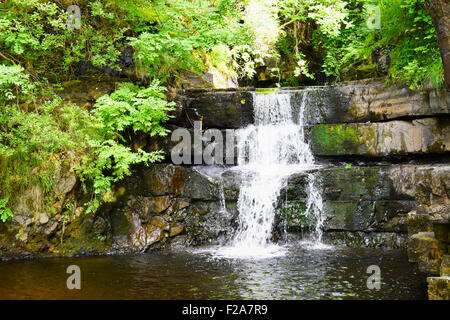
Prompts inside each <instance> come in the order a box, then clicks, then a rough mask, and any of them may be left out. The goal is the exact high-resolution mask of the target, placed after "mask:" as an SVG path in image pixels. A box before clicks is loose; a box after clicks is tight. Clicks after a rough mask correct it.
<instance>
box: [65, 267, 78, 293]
mask: <svg viewBox="0 0 450 320" xmlns="http://www.w3.org/2000/svg"><path fill="white" fill-rule="evenodd" d="M66 273H68V274H70V276H69V277H68V278H67V281H66V285H67V289H69V290H73V289H77V290H80V289H81V269H80V267H79V266H77V265H70V266H68V267H67V270H66Z"/></svg>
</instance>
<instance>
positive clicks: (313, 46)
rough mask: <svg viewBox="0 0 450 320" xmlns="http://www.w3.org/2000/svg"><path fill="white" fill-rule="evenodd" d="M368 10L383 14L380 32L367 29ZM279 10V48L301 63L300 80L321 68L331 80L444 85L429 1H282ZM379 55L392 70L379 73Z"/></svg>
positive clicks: (298, 72) (298, 64)
mask: <svg viewBox="0 0 450 320" xmlns="http://www.w3.org/2000/svg"><path fill="white" fill-rule="evenodd" d="M369 5H375V6H378V7H379V8H380V14H381V16H380V18H381V20H380V21H381V29H371V28H368V26H367V20H368V19H369V16H370V14H371V12H369V10H368V8H369ZM278 7H279V17H280V22H281V26H282V29H283V32H284V36H283V37H281V38H280V39H279V40H278V42H277V48H278V50H279V51H280V53H281V54H282V55H283V56H284V57H288V58H290V59H292V60H294V61H296V63H295V64H296V65H297V67H296V68H295V74H294V75H295V76H300V75H304V76H306V77H310V78H311V76H313V73H311V72H310V71H309V69H308V67H309V66H310V65H311V64H316V65H320V69H321V71H322V72H323V73H324V74H325V75H326V76H328V77H329V79H330V78H332V77H334V78H335V79H336V80H352V79H357V78H361V77H374V76H375V77H376V76H378V75H383V74H386V73H387V74H388V75H389V77H390V81H391V82H403V83H407V84H408V85H410V86H411V88H419V87H421V86H424V85H431V86H433V87H439V86H441V85H442V83H443V67H442V61H441V58H440V55H439V50H438V44H437V41H436V35H435V28H434V26H433V23H432V21H431V17H430V16H429V14H428V12H427V11H426V9H425V5H424V0H393V1H392V0H339V1H330V0H319V1H311V0H280V1H279V2H278ZM311 30H313V32H311ZM376 55H379V56H389V58H390V66H389V63H387V64H388V65H387V66H386V68H385V69H381V70H380V68H379V66H377V61H376ZM318 57H320V58H318ZM388 62H389V61H388ZM387 69H389V70H387Z"/></svg>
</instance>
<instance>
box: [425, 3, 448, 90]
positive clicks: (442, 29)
mask: <svg viewBox="0 0 450 320" xmlns="http://www.w3.org/2000/svg"><path fill="white" fill-rule="evenodd" d="M425 5H426V7H427V10H428V12H429V13H430V16H431V18H432V19H433V23H434V26H435V28H436V35H437V38H438V42H439V48H440V51H441V57H442V63H443V64H444V77H445V86H446V88H447V90H448V91H450V0H425Z"/></svg>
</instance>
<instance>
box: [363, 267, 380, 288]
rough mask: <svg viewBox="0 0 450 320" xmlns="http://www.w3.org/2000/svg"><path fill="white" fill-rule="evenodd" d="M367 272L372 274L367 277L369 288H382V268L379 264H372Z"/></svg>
mask: <svg viewBox="0 0 450 320" xmlns="http://www.w3.org/2000/svg"><path fill="white" fill-rule="evenodd" d="M366 273H367V274H370V276H369V277H368V278H367V288H369V289H371V290H373V289H375V290H380V289H381V270H380V267H379V266H377V265H371V266H369V267H368V268H367V271H366Z"/></svg>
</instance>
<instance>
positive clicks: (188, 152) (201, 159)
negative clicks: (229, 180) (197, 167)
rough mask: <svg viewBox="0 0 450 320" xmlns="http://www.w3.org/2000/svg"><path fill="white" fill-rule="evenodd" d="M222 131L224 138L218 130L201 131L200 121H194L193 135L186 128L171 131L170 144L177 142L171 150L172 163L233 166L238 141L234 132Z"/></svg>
mask: <svg viewBox="0 0 450 320" xmlns="http://www.w3.org/2000/svg"><path fill="white" fill-rule="evenodd" d="M224 131H225V137H224V133H223V132H222V131H221V130H219V129H208V130H202V122H201V121H194V131H193V134H192V131H190V130H188V129H186V128H178V129H176V130H174V131H172V136H171V140H172V142H178V143H177V144H176V145H175V146H174V147H173V148H172V150H171V160H172V162H173V163H174V164H177V165H179V164H207V165H213V164H228V165H233V164H235V160H236V157H235V156H237V152H235V151H236V150H235V149H236V145H237V144H238V143H239V141H238V139H237V135H236V133H235V130H233V129H226V130H224ZM192 136H193V139H192ZM192 140H193V141H192ZM192 142H193V143H192Z"/></svg>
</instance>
